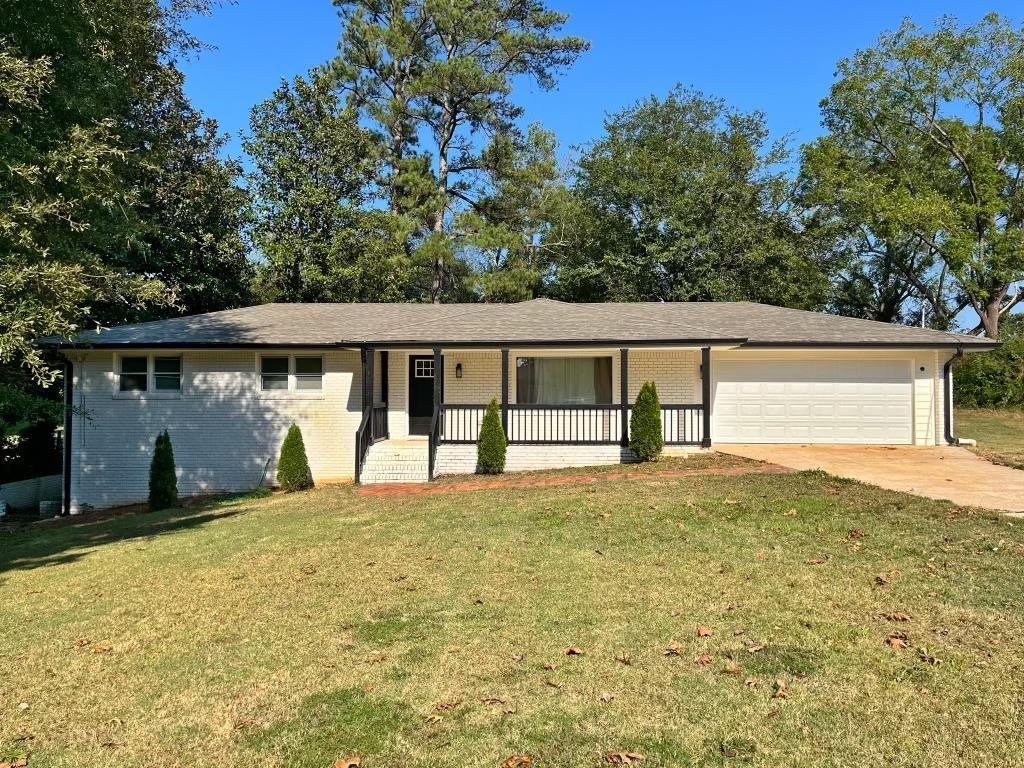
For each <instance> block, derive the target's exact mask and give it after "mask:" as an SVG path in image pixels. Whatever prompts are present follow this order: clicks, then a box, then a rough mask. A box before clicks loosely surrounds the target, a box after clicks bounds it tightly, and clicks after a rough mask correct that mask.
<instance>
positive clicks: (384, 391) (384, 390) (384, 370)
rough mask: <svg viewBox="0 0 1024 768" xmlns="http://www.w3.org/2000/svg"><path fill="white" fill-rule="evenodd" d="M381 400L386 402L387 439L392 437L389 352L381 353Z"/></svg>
mask: <svg viewBox="0 0 1024 768" xmlns="http://www.w3.org/2000/svg"><path fill="white" fill-rule="evenodd" d="M380 401H381V402H382V403H384V406H385V408H384V434H383V435H381V437H383V438H384V439H385V440H390V439H391V414H390V410H391V409H390V408H388V407H387V406H388V353H387V352H381V353H380Z"/></svg>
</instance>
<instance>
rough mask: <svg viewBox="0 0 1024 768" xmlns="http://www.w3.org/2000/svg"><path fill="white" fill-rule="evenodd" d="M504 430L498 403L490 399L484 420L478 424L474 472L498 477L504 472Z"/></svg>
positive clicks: (505, 444)
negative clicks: (478, 436)
mask: <svg viewBox="0 0 1024 768" xmlns="http://www.w3.org/2000/svg"><path fill="white" fill-rule="evenodd" d="M506 446H507V443H506V440H505V430H503V429H502V428H501V411H500V410H499V408H498V401H497V399H495V398H491V402H490V404H489V405H488V406H487V411H486V412H485V413H484V420H483V422H482V423H481V424H480V439H479V440H477V441H476V471H477V473H478V474H481V475H500V474H501V473H502V472H504V471H505V448H506Z"/></svg>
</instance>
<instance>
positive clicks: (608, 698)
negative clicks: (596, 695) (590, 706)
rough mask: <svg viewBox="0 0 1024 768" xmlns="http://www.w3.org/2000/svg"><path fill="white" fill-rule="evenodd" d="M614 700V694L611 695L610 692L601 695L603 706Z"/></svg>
mask: <svg viewBox="0 0 1024 768" xmlns="http://www.w3.org/2000/svg"><path fill="white" fill-rule="evenodd" d="M614 698H615V694H614V693H611V692H610V691H605V692H604V693H602V694H601V701H603V702H604V703H605V704H607V703H608V702H609V701H611V700H612V699H614Z"/></svg>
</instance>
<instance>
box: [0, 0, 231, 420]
mask: <svg viewBox="0 0 1024 768" xmlns="http://www.w3.org/2000/svg"><path fill="white" fill-rule="evenodd" d="M206 10H208V7H207V2H206V0H174V2H169V3H165V2H161V1H160V0H88V1H86V0H7V2H5V3H4V5H3V10H2V12H0V398H4V399H6V400H9V401H14V400H16V399H18V397H19V393H20V395H25V394H26V393H30V394H32V395H33V396H34V395H35V394H37V393H38V390H37V389H34V388H33V387H34V386H35V385H32V384H30V383H29V381H28V379H29V378H34V379H35V382H36V385H39V384H41V385H49V384H52V383H53V382H54V381H55V380H56V379H57V378H58V373H57V371H56V370H55V369H53V368H52V367H50V366H49V365H48V361H47V360H46V358H45V357H44V356H43V355H42V354H41V353H40V352H39V350H38V349H37V348H36V346H35V341H36V339H38V338H39V337H40V336H47V335H56V336H64V337H67V336H71V335H72V334H74V333H75V332H76V331H77V330H79V329H80V328H82V327H83V326H88V325H92V324H96V323H107V322H117V321H124V320H135V319H140V318H145V317H154V316H165V315H168V314H177V313H180V312H186V311H190V310H191V311H194V310H199V309H219V308H222V307H223V306H229V305H232V304H234V303H238V302H240V301H242V300H243V299H244V297H243V294H244V292H245V290H246V283H247V275H248V262H247V260H246V258H245V252H244V250H243V248H242V247H241V246H242V244H241V240H240V238H239V227H238V225H239V221H240V215H241V211H242V210H243V208H242V193H241V191H240V190H239V188H238V187H237V184H236V183H235V182H236V180H237V175H238V169H237V166H235V165H234V164H232V163H230V162H226V161H223V160H221V159H220V158H219V157H218V155H217V151H218V149H219V141H220V139H219V138H218V136H217V133H216V129H215V126H214V125H213V124H212V123H211V122H209V121H206V120H204V119H203V118H202V116H201V115H199V114H198V113H197V112H196V111H195V110H193V109H192V108H191V107H190V105H189V104H188V101H187V99H186V98H185V96H184V94H183V91H182V76H181V72H180V71H179V70H178V69H177V66H176V61H177V60H178V59H179V57H181V56H183V55H189V54H191V53H193V52H195V51H196V50H198V48H199V47H200V46H199V44H198V42H197V41H196V40H194V39H193V38H191V37H190V36H189V35H188V34H186V33H185V32H184V30H183V27H182V21H183V19H184V18H185V17H186V16H187V15H188V14H190V13H194V12H204V11H206ZM3 405H4V404H3V403H0V413H2V412H4V410H5V409H4V407H3ZM35 410H36V411H37V412H39V409H35ZM10 426H11V425H10V424H3V425H0V427H3V429H2V430H0V431H2V432H3V433H6V432H8V431H9V430H8V427H10Z"/></svg>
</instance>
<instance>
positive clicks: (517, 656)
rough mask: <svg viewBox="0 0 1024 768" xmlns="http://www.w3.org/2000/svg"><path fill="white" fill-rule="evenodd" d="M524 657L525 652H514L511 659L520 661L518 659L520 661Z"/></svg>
mask: <svg viewBox="0 0 1024 768" xmlns="http://www.w3.org/2000/svg"><path fill="white" fill-rule="evenodd" d="M525 658H526V654H525V653H516V654H513V656H512V661H515V662H520V661H522V660H523V659H525Z"/></svg>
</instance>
